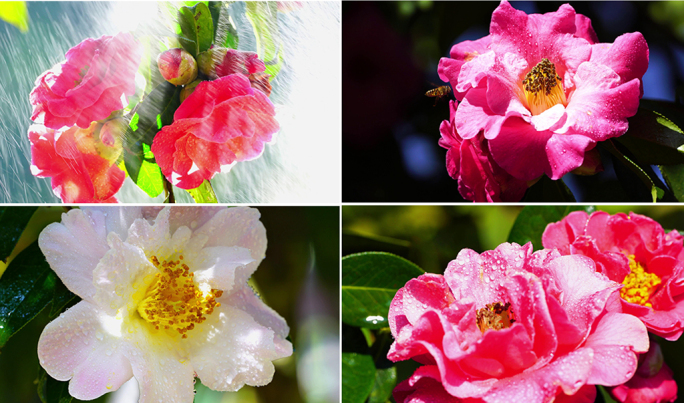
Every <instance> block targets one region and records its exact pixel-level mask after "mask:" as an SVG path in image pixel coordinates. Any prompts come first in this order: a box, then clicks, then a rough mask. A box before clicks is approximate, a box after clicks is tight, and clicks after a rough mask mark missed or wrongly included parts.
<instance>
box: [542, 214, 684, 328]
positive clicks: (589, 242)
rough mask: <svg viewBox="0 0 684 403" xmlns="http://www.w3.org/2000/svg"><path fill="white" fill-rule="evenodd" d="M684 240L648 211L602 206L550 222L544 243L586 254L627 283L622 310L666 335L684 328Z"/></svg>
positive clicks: (605, 271)
mask: <svg viewBox="0 0 684 403" xmlns="http://www.w3.org/2000/svg"><path fill="white" fill-rule="evenodd" d="M683 240H684V237H682V236H681V235H679V233H678V232H677V231H671V232H670V233H667V234H666V233H665V231H664V230H663V227H661V226H660V224H658V223H657V222H655V221H653V220H652V219H650V218H648V217H645V216H642V215H639V214H634V213H630V215H629V216H628V215H625V214H616V215H614V216H611V215H609V214H608V213H605V212H603V211H597V212H595V213H593V214H592V215H591V216H589V215H588V214H587V213H585V212H583V211H576V212H572V213H570V214H568V216H567V217H565V218H564V219H563V220H561V221H559V222H557V223H553V224H549V225H548V226H547V227H546V230H545V231H544V234H543V235H542V244H543V245H544V247H545V248H558V250H559V251H560V252H561V254H564V255H570V254H573V255H574V254H579V255H585V256H588V257H590V258H592V259H593V260H594V261H596V268H597V270H598V271H599V272H601V273H603V274H605V275H606V276H608V278H610V279H611V280H614V281H617V282H618V283H622V284H624V287H623V288H622V289H621V290H620V297H621V298H620V299H621V302H622V304H621V305H622V307H621V309H622V311H623V312H625V313H628V314H631V315H634V316H636V317H637V318H639V319H641V320H642V321H643V322H644V324H646V327H647V328H648V330H649V331H651V332H653V333H655V334H657V335H658V336H661V337H664V338H666V339H668V340H676V339H678V338H679V336H681V334H682V331H683V330H684V264H683V262H684V247H683V246H682V242H683Z"/></svg>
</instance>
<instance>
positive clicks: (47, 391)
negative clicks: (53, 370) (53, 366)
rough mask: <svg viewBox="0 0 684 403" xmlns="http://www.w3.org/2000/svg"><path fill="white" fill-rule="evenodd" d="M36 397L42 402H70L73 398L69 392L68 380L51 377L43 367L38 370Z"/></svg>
mask: <svg viewBox="0 0 684 403" xmlns="http://www.w3.org/2000/svg"><path fill="white" fill-rule="evenodd" d="M38 397H40V400H41V401H42V402H43V403H71V401H72V400H73V399H74V398H73V397H71V395H70V394H69V382H68V381H66V382H62V381H58V380H56V379H54V378H52V377H51V376H50V375H48V373H47V372H45V370H44V369H43V367H40V369H39V370H38Z"/></svg>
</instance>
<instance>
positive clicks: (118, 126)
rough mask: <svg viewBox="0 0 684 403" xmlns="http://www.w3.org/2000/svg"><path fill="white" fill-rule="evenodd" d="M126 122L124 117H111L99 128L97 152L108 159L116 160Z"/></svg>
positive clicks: (120, 150)
mask: <svg viewBox="0 0 684 403" xmlns="http://www.w3.org/2000/svg"><path fill="white" fill-rule="evenodd" d="M127 127H128V123H127V122H126V119H124V118H118V119H112V120H108V121H107V122H105V123H104V124H103V125H102V127H101V128H100V141H99V142H98V143H96V146H95V147H96V148H97V153H98V154H99V155H100V156H101V157H102V158H105V159H107V160H109V161H116V160H117V159H118V158H119V155H121V152H122V151H123V147H122V143H123V137H124V134H125V133H126V128H127Z"/></svg>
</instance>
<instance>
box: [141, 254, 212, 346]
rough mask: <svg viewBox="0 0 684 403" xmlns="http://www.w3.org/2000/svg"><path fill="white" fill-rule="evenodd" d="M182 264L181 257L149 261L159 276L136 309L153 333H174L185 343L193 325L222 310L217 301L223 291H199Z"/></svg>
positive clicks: (191, 274)
mask: <svg viewBox="0 0 684 403" xmlns="http://www.w3.org/2000/svg"><path fill="white" fill-rule="evenodd" d="M182 260H183V256H179V260H176V261H173V260H171V261H162V262H161V263H160V262H159V260H158V259H157V257H156V256H152V257H151V258H150V261H151V262H152V264H154V266H155V267H156V268H157V269H159V273H157V274H156V275H155V280H154V282H153V283H152V284H151V285H150V286H149V288H148V289H147V292H146V293H145V298H143V300H142V301H141V302H140V304H139V305H138V313H139V314H140V316H141V317H142V318H143V319H145V320H146V321H147V322H149V323H150V324H152V325H153V326H154V328H155V329H164V330H169V329H173V330H175V331H177V332H178V333H180V334H181V335H182V337H183V338H184V339H185V338H187V337H188V336H187V334H186V333H187V332H188V331H190V330H192V329H194V328H195V324H200V323H202V322H204V321H205V320H206V319H207V317H206V315H211V313H212V312H214V308H218V307H219V306H221V304H220V303H219V302H216V298H219V297H220V296H221V295H222V294H223V291H221V290H215V289H213V288H212V289H211V290H209V291H202V290H200V289H199V288H198V287H197V285H196V284H195V282H194V281H193V275H194V273H190V272H189V271H190V269H189V268H188V266H187V265H186V264H185V263H182Z"/></svg>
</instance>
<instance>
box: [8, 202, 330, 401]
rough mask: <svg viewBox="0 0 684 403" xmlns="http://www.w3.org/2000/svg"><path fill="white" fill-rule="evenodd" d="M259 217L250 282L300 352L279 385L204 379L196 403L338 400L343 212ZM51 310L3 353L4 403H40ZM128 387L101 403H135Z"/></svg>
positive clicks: (286, 363) (286, 210)
mask: <svg viewBox="0 0 684 403" xmlns="http://www.w3.org/2000/svg"><path fill="white" fill-rule="evenodd" d="M18 208H21V207H18ZM44 209H45V208H44V207H41V208H40V209H39V210H44ZM52 209H53V210H54V209H57V215H55V214H53V216H54V217H55V219H58V217H59V213H60V212H61V211H64V210H63V209H62V208H55V207H52ZM259 211H260V212H261V221H262V222H263V224H264V226H265V227H266V235H267V238H268V248H267V250H266V258H265V259H264V260H263V261H262V263H261V265H260V266H259V268H258V269H257V271H256V273H255V274H254V275H253V277H252V279H251V282H253V286H254V287H255V288H256V289H257V290H258V292H259V294H260V296H261V298H262V299H263V300H264V301H265V302H266V303H267V304H268V305H269V306H270V307H271V308H273V309H274V310H275V311H276V312H278V313H279V314H280V315H282V316H283V317H284V318H285V319H286V321H287V323H288V325H289V326H290V337H289V338H290V340H291V341H292V344H293V346H294V354H293V355H292V356H291V357H288V358H284V359H281V360H278V361H276V362H275V366H276V372H275V376H274V378H273V381H272V382H271V383H270V384H269V385H267V386H264V387H259V388H254V387H249V386H246V387H244V388H242V389H241V390H240V391H238V392H234V393H220V392H215V391H212V390H210V389H208V388H206V387H205V386H203V385H201V383H200V382H199V380H198V382H197V384H196V385H195V389H196V391H197V394H196V396H195V402H196V403H219V402H221V403H227V402H245V403H257V402H293V403H295V402H312V403H313V402H315V403H328V402H330V403H332V402H338V401H339V379H340V378H339V367H340V364H339V362H340V361H339V308H338V305H339V293H340V286H339V245H340V243H339V233H340V231H339V208H338V207H260V208H259ZM34 217H35V216H34ZM41 225H42V226H44V225H46V224H45V223H42V224H41ZM10 267H11V266H10ZM48 311H49V309H45V310H44V311H43V312H42V313H41V314H40V315H38V316H37V317H36V318H35V319H34V320H33V321H31V322H29V324H28V325H26V327H24V328H23V329H21V330H20V331H19V332H18V333H17V334H15V335H14V336H13V337H12V338H11V339H10V340H9V341H8V342H7V344H6V345H5V346H4V347H3V348H2V350H1V351H0V375H2V376H0V402H2V403H33V402H36V403H39V402H40V399H39V398H38V394H37V392H36V388H37V383H36V380H37V378H38V371H39V364H38V355H37V351H36V347H37V345H38V338H39V336H40V333H41V331H42V329H43V328H44V327H45V325H46V324H47V323H48V322H49V321H50V318H49V317H48ZM217 354H219V352H217ZM126 387H127V385H124V386H123V387H122V388H121V389H120V391H121V392H125V391H124V390H123V389H124V388H126ZM128 389H129V391H131V392H132V394H130V395H126V394H125V393H124V394H121V393H118V394H117V392H115V393H109V394H106V395H104V396H103V397H101V398H99V399H97V400H95V401H96V402H115V403H127V402H137V401H138V399H137V385H133V387H130V388H128ZM73 401H74V402H76V401H77V400H76V399H74V400H73ZM59 403H65V402H63V401H60V402H59Z"/></svg>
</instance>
